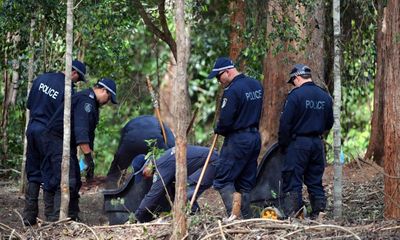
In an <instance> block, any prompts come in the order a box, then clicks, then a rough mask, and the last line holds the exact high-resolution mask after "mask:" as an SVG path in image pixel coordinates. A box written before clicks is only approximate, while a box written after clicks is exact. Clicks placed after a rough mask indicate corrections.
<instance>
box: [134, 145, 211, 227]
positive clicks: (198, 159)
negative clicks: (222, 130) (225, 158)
mask: <svg viewBox="0 0 400 240" xmlns="http://www.w3.org/2000/svg"><path fill="white" fill-rule="evenodd" d="M209 151H210V149H209V148H207V147H201V146H193V145H188V146H187V152H186V158H187V176H188V185H189V186H188V188H187V198H188V200H191V198H192V196H193V194H194V190H195V187H196V184H197V182H198V179H199V177H200V174H201V171H202V169H203V166H204V163H205V161H206V159H207V156H208V153H209ZM175 156H176V155H175V147H173V148H171V149H168V150H167V151H166V152H165V153H164V154H163V155H162V156H161V157H160V158H159V159H157V160H156V162H155V164H156V166H157V170H158V172H155V175H154V176H153V181H154V182H153V185H152V186H151V189H150V191H149V192H148V193H147V194H146V196H145V197H144V198H143V200H142V202H141V203H140V206H139V207H138V209H137V210H136V211H135V216H136V219H137V220H138V221H139V222H148V221H151V220H152V219H153V214H152V212H153V211H155V210H156V209H157V207H158V205H159V204H160V201H161V200H162V199H163V197H164V196H165V194H166V191H165V189H166V188H167V189H170V188H173V187H174V186H173V184H174V181H175V166H176V158H175ZM217 158H218V154H217V152H216V151H213V153H212V155H211V157H210V162H209V165H208V167H207V169H206V171H205V174H204V176H203V179H202V182H201V185H200V188H199V190H198V194H197V195H196V196H197V197H198V196H200V195H201V193H202V192H204V191H205V190H206V189H207V188H209V187H211V185H212V182H213V179H214V176H215V162H216V160H217ZM137 159H140V158H135V160H137ZM133 164H134V165H137V164H135V163H133ZM137 168H139V167H137ZM164 184H165V187H164ZM169 194H171V193H169ZM170 196H171V195H170ZM171 197H173V196H171ZM197 209H198V205H197V203H196V204H195V205H194V208H192V211H195V210H197Z"/></svg>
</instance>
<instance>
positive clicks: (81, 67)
mask: <svg viewBox="0 0 400 240" xmlns="http://www.w3.org/2000/svg"><path fill="white" fill-rule="evenodd" d="M72 68H73V69H74V70H75V71H77V72H78V75H79V79H78V81H84V82H86V78H85V74H86V66H85V64H84V63H82V62H81V61H79V60H74V61H72Z"/></svg>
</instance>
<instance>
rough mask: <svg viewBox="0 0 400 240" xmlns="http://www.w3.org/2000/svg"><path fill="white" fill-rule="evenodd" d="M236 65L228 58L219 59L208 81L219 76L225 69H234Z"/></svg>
mask: <svg viewBox="0 0 400 240" xmlns="http://www.w3.org/2000/svg"><path fill="white" fill-rule="evenodd" d="M234 67H235V64H233V62H232V60H231V59H229V58H227V57H219V58H218V59H217V61H215V64H214V68H213V70H212V71H211V73H210V74H209V75H208V79H211V78H214V77H215V76H217V75H218V73H219V72H220V71H222V70H225V69H230V68H234Z"/></svg>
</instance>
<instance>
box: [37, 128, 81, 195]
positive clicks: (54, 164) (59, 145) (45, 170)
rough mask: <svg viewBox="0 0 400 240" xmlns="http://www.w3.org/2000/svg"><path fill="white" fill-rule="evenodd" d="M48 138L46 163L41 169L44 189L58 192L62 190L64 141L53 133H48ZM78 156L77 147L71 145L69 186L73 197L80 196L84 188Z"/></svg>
mask: <svg viewBox="0 0 400 240" xmlns="http://www.w3.org/2000/svg"><path fill="white" fill-rule="evenodd" d="M46 137H47V138H48V144H47V148H46V150H47V151H46V157H45V162H44V164H43V165H42V168H41V173H42V176H43V188H44V190H46V191H49V192H56V191H57V190H58V189H59V188H60V183H61V163H62V152H63V140H62V137H59V136H56V135H54V134H51V133H46ZM76 154H77V153H76V146H72V145H71V152H70V162H69V164H70V167H69V185H70V191H71V195H72V194H78V193H79V189H80V188H81V186H82V182H81V175H80V169H79V161H78V158H77V156H76Z"/></svg>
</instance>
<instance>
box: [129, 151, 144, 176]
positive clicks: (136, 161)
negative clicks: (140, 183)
mask: <svg viewBox="0 0 400 240" xmlns="http://www.w3.org/2000/svg"><path fill="white" fill-rule="evenodd" d="M145 163H146V159H145V155H144V154H139V155H137V156H136V157H134V158H133V159H132V163H131V166H132V168H133V171H134V172H137V171H139V170H140V169H141V168H142V167H143V165H144V164H145Z"/></svg>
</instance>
